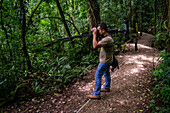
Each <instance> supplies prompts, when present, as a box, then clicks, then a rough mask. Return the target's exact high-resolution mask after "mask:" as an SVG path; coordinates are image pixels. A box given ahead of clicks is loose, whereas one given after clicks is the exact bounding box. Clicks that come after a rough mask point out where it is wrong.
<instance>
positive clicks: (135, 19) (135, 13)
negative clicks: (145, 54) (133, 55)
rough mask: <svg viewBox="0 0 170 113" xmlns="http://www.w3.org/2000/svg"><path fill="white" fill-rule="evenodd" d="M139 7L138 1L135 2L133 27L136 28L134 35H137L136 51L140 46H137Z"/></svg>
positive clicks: (136, 38)
mask: <svg viewBox="0 0 170 113" xmlns="http://www.w3.org/2000/svg"><path fill="white" fill-rule="evenodd" d="M137 7H138V1H136V2H135V8H134V16H133V28H134V35H135V51H137V50H138V46H137V42H138V24H137V18H138V16H137Z"/></svg>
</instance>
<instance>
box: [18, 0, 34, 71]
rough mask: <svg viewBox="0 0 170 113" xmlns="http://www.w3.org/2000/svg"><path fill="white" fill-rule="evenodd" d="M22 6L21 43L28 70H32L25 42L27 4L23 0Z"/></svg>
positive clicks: (21, 0) (21, 1)
mask: <svg viewBox="0 0 170 113" xmlns="http://www.w3.org/2000/svg"><path fill="white" fill-rule="evenodd" d="M20 7H21V13H22V17H23V19H22V31H21V43H22V49H23V52H24V57H25V58H26V62H27V66H28V70H29V71H31V68H32V66H31V61H30V59H29V55H28V51H27V46H26V42H25V36H26V14H25V13H26V12H25V6H24V3H23V0H20Z"/></svg>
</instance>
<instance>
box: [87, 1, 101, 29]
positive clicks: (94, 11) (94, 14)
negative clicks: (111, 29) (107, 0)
mask: <svg viewBox="0 0 170 113" xmlns="http://www.w3.org/2000/svg"><path fill="white" fill-rule="evenodd" d="M88 4H89V7H90V10H89V25H90V28H92V27H96V26H97V25H98V24H99V23H100V8H99V4H98V0H88Z"/></svg>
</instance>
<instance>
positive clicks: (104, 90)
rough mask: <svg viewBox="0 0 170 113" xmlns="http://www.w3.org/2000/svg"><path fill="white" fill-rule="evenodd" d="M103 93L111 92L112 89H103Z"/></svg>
mask: <svg viewBox="0 0 170 113" xmlns="http://www.w3.org/2000/svg"><path fill="white" fill-rule="evenodd" d="M101 92H110V89H104V88H102V89H101Z"/></svg>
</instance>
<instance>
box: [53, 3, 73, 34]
mask: <svg viewBox="0 0 170 113" xmlns="http://www.w3.org/2000/svg"><path fill="white" fill-rule="evenodd" d="M56 3H57V7H58V9H59V12H60V15H61V18H62V19H63V23H64V26H65V28H66V31H67V34H68V36H71V33H70V31H69V28H68V26H67V23H66V20H65V17H64V14H63V11H62V9H61V6H60V3H59V1H58V0H56Z"/></svg>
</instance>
